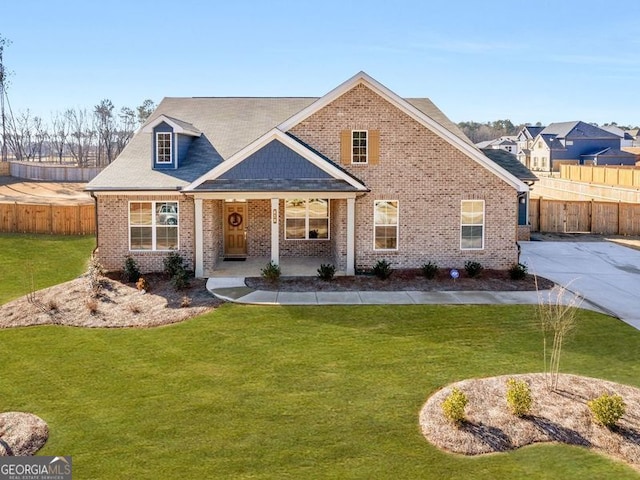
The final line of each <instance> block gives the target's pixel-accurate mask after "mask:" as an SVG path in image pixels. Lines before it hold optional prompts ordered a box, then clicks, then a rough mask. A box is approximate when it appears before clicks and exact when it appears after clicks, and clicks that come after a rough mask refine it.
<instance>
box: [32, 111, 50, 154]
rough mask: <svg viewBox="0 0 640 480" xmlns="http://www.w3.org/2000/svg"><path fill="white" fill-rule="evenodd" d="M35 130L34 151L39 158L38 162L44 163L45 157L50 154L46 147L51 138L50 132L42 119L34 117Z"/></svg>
mask: <svg viewBox="0 0 640 480" xmlns="http://www.w3.org/2000/svg"><path fill="white" fill-rule="evenodd" d="M33 130H34V131H33V151H34V154H35V155H37V156H38V161H39V162H42V157H43V155H44V154H48V152H47V151H45V145H46V142H47V140H48V138H49V132H48V129H47V125H46V124H45V123H44V122H43V121H42V118H41V117H33ZM47 150H48V148H47Z"/></svg>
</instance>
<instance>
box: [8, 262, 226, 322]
mask: <svg viewBox="0 0 640 480" xmlns="http://www.w3.org/2000/svg"><path fill="white" fill-rule="evenodd" d="M145 278H146V279H147V281H148V282H149V285H150V288H149V292H147V293H144V294H143V293H141V292H140V291H138V289H137V288H136V286H135V284H132V283H131V284H130V283H122V282H121V281H119V280H117V279H116V278H115V277H114V278H109V277H102V278H101V289H100V290H99V292H98V293H97V294H94V293H93V292H92V291H91V288H90V282H89V278H88V277H87V276H86V275H85V276H82V277H79V278H77V279H75V280H71V281H70V282H66V283H62V284H59V285H55V286H53V287H50V288H47V289H44V290H39V291H37V292H33V293H32V294H30V295H26V296H24V297H20V298H18V299H16V300H13V301H11V302H9V303H6V304H4V305H0V328H9V327H26V326H32V325H51V324H53V325H67V326H74V327H109V328H118V327H157V326H160V325H168V324H171V323H177V322H181V321H184V320H186V319H188V318H191V317H194V316H197V315H201V314H203V313H206V312H208V311H210V310H213V309H214V308H216V307H217V306H219V305H220V304H222V303H223V302H222V301H221V300H218V299H216V298H215V297H213V295H211V294H210V293H209V292H208V291H207V289H206V286H205V283H206V281H205V280H203V279H191V282H190V284H191V285H190V287H189V288H186V289H184V290H179V291H177V290H175V289H174V288H173V286H172V285H171V283H170V281H169V280H168V279H167V278H165V276H164V275H162V274H148V275H145Z"/></svg>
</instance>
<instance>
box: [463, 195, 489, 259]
mask: <svg viewBox="0 0 640 480" xmlns="http://www.w3.org/2000/svg"><path fill="white" fill-rule="evenodd" d="M465 202H482V223H481V224H480V223H464V224H463V223H462V204H463V203H465ZM486 223H487V219H486V217H485V203H484V200H461V201H460V250H484V232H485V230H486ZM462 227H482V246H481V247H479V248H478V247H474V248H464V247H463V246H462Z"/></svg>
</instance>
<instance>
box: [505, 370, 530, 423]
mask: <svg viewBox="0 0 640 480" xmlns="http://www.w3.org/2000/svg"><path fill="white" fill-rule="evenodd" d="M532 403H533V399H532V398H531V388H529V384H528V383H527V382H525V381H522V380H514V379H513V378H510V379H509V380H507V404H508V405H509V410H511V413H513V414H514V415H515V416H517V417H523V416H525V415H527V414H528V413H529V412H530V411H531V404H532Z"/></svg>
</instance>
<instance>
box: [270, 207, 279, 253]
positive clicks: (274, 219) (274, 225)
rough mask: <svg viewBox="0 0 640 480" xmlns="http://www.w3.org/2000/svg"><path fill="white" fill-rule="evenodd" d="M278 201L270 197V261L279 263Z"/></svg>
mask: <svg viewBox="0 0 640 480" xmlns="http://www.w3.org/2000/svg"><path fill="white" fill-rule="evenodd" d="M279 204H280V202H279V200H278V199H277V198H272V199H271V261H272V262H273V263H275V264H276V265H280V205H279Z"/></svg>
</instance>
